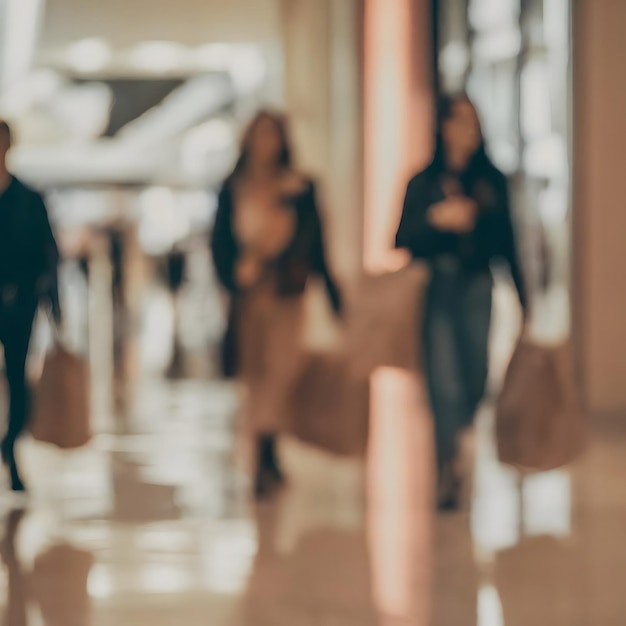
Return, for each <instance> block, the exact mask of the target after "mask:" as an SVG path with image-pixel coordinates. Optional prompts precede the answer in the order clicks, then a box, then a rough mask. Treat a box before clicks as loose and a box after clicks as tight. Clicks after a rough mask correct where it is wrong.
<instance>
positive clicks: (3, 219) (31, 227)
mask: <svg viewBox="0 0 626 626" xmlns="http://www.w3.org/2000/svg"><path fill="white" fill-rule="evenodd" d="M10 148H11V129H10V127H9V126H8V124H7V123H6V122H1V121H0V342H2V345H3V346H4V356H5V369H6V377H7V381H8V385H9V396H10V398H9V419H8V428H7V431H6V434H5V436H4V439H3V441H2V446H1V450H2V460H3V462H4V464H5V465H6V466H7V467H8V469H9V471H10V476H11V488H12V490H13V491H24V483H23V482H22V479H21V477H20V474H19V471H18V468H17V463H16V460H15V444H16V442H17V440H18V438H19V437H20V435H21V434H22V433H23V431H24V428H25V426H26V417H27V409H28V407H27V404H28V402H27V400H28V396H27V388H26V358H27V355H28V348H29V344H30V339H31V335H32V329H33V322H34V319H35V314H36V312H37V308H38V306H39V303H40V302H41V301H42V300H47V301H48V302H49V303H50V304H51V308H52V313H53V315H54V317H55V319H56V321H57V323H59V322H60V318H61V309H60V306H59V295H58V263H59V251H58V248H57V244H56V242H55V239H54V235H53V234H52V229H51V228H50V222H49V220H48V213H47V210H46V207H45V205H44V202H43V199H42V197H41V196H40V195H39V194H38V193H37V192H35V191H34V190H32V189H30V188H29V187H27V186H26V185H25V184H24V183H22V182H21V181H19V180H18V179H17V178H15V177H14V176H12V175H11V174H10V172H9V171H8V169H7V163H6V159H7V154H8V152H9V150H10Z"/></svg>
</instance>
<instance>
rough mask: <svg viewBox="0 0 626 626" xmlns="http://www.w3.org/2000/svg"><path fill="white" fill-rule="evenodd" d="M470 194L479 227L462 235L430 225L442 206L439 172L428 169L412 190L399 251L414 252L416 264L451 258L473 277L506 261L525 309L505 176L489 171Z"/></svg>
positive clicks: (414, 181) (475, 182) (475, 181)
mask: <svg viewBox="0 0 626 626" xmlns="http://www.w3.org/2000/svg"><path fill="white" fill-rule="evenodd" d="M468 186H469V189H468V190H467V192H468V195H470V196H471V197H472V198H473V199H474V200H475V201H476V202H477V204H478V207H479V213H478V218H477V220H476V225H475V228H474V230H473V231H471V232H470V233H467V234H464V235H459V234H456V233H450V232H444V231H440V230H438V229H437V228H435V227H434V226H432V225H431V224H430V222H429V221H428V210H429V208H430V207H431V206H433V205H434V204H436V203H438V202H440V201H442V200H443V199H444V198H445V194H444V192H443V189H442V182H441V176H440V174H439V172H438V170H437V169H436V168H435V167H433V166H430V167H428V168H426V169H425V170H424V171H422V172H421V173H419V174H417V176H415V177H414V178H413V179H412V180H411V181H410V182H409V185H408V188H407V191H406V197H405V200H404V208H403V211H402V219H401V220H400V226H399V228H398V232H397V235H396V247H397V248H407V249H408V250H410V252H411V254H412V256H413V258H414V259H420V260H425V261H428V262H430V263H433V262H434V261H435V260H436V259H437V258H438V257H441V256H453V257H455V258H457V259H458V261H459V264H460V266H461V267H462V268H463V269H465V270H466V271H469V272H482V271H488V270H489V266H490V264H491V263H492V261H493V260H496V259H502V260H504V261H506V262H507V264H508V265H509V267H510V270H511V275H512V278H513V281H514V283H515V287H516V289H517V292H518V295H519V299H520V303H521V304H522V307H523V308H524V309H525V308H526V302H527V299H526V290H525V287H524V281H523V277H522V271H521V267H520V262H519V258H518V253H517V246H516V242H515V236H514V232H513V224H512V219H511V210H510V204H509V194H508V184H507V180H506V177H505V176H504V175H503V174H502V173H501V172H499V171H498V170H497V169H496V168H495V167H489V168H488V169H486V170H484V171H483V172H482V173H481V174H479V175H477V176H476V177H474V178H473V180H471V181H470V183H469V185H468Z"/></svg>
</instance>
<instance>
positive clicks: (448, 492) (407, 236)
mask: <svg viewBox="0 0 626 626" xmlns="http://www.w3.org/2000/svg"><path fill="white" fill-rule="evenodd" d="M396 245H397V247H399V248H407V249H408V250H410V252H411V254H412V256H413V258H414V259H419V260H426V261H427V262H428V263H429V265H430V267H431V270H432V279H431V282H430V285H429V289H428V294H427V304H426V311H425V323H424V346H425V353H426V370H427V379H428V388H429V395H430V400H431V404H432V408H433V412H434V418H435V431H436V447H437V463H438V470H439V472H438V476H439V492H438V493H439V506H440V508H442V509H450V508H452V509H454V508H456V507H457V506H458V499H459V491H460V487H461V480H460V474H459V470H458V468H457V447H458V435H459V433H460V431H461V430H463V429H464V428H466V427H468V426H469V425H471V423H472V421H473V418H474V414H475V412H476V410H477V408H478V405H479V404H480V402H481V400H482V398H483V395H484V392H485V386H486V380H487V368H488V358H487V355H488V337H489V329H490V322H491V300H492V287H493V278H492V275H491V272H490V264H491V262H492V261H493V260H495V259H497V258H500V259H502V260H504V261H506V262H507V263H508V265H509V267H510V269H511V273H512V277H513V280H514V282H515V285H516V288H517V292H518V295H519V299H520V302H521V304H522V307H523V309H524V310H526V294H525V289H524V284H523V280H522V273H521V269H520V263H519V261H518V255H517V249H516V244H515V237H514V233H513V226H512V220H511V211H510V206H509V199H508V190H507V181H506V178H505V176H504V175H503V174H502V173H501V172H500V171H499V170H498V169H497V168H496V167H495V166H494V165H493V164H492V163H491V161H490V160H489V157H488V156H487V154H486V152H485V146H484V142H483V137H482V132H481V128H480V122H479V119H478V115H477V113H476V110H475V108H474V106H473V105H472V103H471V102H470V101H469V99H468V98H467V97H466V96H460V97H456V98H448V97H446V98H444V99H443V100H442V102H441V105H440V110H439V120H438V129H437V148H436V152H435V156H434V158H433V161H432V163H431V164H430V165H429V166H428V167H427V168H426V169H425V170H424V171H422V172H421V173H419V174H418V175H417V176H415V177H414V178H413V179H412V180H411V181H410V183H409V185H408V189H407V193H406V199H405V202H404V210H403V214H402V219H401V222H400V227H399V229H398V233H397V238H396Z"/></svg>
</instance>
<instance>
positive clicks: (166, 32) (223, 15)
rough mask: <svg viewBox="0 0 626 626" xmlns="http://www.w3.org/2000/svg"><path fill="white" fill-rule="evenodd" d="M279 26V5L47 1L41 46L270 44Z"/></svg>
mask: <svg viewBox="0 0 626 626" xmlns="http://www.w3.org/2000/svg"><path fill="white" fill-rule="evenodd" d="M279 24H280V8H279V1H278V0H47V2H46V12H45V19H44V24H43V32H42V40H41V45H42V47H43V48H45V49H54V48H55V47H57V46H62V45H65V44H67V43H69V42H72V41H74V40H77V39H82V38H84V37H103V38H105V39H107V40H108V41H110V42H111V44H112V46H113V47H115V48H125V47H127V46H131V45H133V44H134V43H136V42H137V41H142V40H171V41H178V42H180V43H184V44H187V45H200V44H203V43H207V42H246V43H259V44H263V43H270V44H271V43H274V42H275V41H276V39H277V37H278V31H279Z"/></svg>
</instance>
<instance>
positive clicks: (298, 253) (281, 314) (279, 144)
mask: <svg viewBox="0 0 626 626" xmlns="http://www.w3.org/2000/svg"><path fill="white" fill-rule="evenodd" d="M211 243H212V251H213V257H214V261H215V266H216V271H217V275H218V278H219V280H220V282H221V283H222V285H223V286H224V287H225V288H226V289H227V290H228V291H229V292H230V294H231V295H232V298H231V309H230V315H229V328H228V330H227V333H226V337H225V342H226V343H225V346H226V349H225V351H224V355H223V356H224V361H225V369H226V374H227V375H231V374H236V375H238V376H240V377H241V378H242V380H243V382H244V383H245V384H246V387H247V391H248V406H249V411H248V415H249V419H250V427H251V428H252V431H253V433H254V436H255V440H256V469H255V472H256V475H255V483H254V490H255V494H256V496H257V497H263V496H266V495H269V494H270V493H272V492H273V491H274V490H275V489H276V488H277V487H279V486H280V485H281V484H282V483H283V482H284V477H283V473H282V471H281V468H280V464H279V461H278V458H277V452H276V436H277V434H278V433H280V432H281V431H282V430H283V429H284V428H285V427H286V426H287V422H288V413H289V409H290V406H289V404H290V398H291V396H292V394H293V391H294V389H295V385H296V384H297V382H298V378H299V375H300V373H301V371H302V368H303V362H302V355H303V350H302V341H301V339H302V337H301V335H302V331H303V321H304V320H303V316H304V308H303V300H304V298H303V296H304V292H305V288H306V284H307V280H308V277H309V275H310V274H312V273H313V274H317V275H319V276H320V277H321V278H322V279H323V280H324V284H325V286H326V291H327V294H328V296H329V299H330V302H331V305H332V307H333V310H334V311H335V313H337V314H339V313H340V311H341V297H340V293H339V290H338V288H337V286H336V284H335V281H334V280H333V278H332V276H331V274H330V272H329V269H328V266H327V263H326V256H325V249H324V237H323V233H322V226H321V222H320V215H319V210H318V203H317V198H316V188H315V184H314V183H313V182H312V181H311V180H310V179H309V178H307V177H306V176H304V175H303V174H301V173H299V172H298V171H297V170H295V168H294V166H293V164H292V156H291V148H290V144H289V136H288V132H287V125H286V121H285V119H284V118H283V117H281V116H279V115H276V114H274V113H270V112H265V111H264V112H261V113H259V114H258V115H257V116H256V117H255V118H254V120H253V121H252V123H251V124H250V126H249V127H248V129H247V131H246V132H245V134H244V138H243V144H242V150H241V155H240V157H239V160H238V161H237V164H236V166H235V168H234V170H233V172H232V174H231V175H230V176H229V177H228V178H227V179H226V181H225V182H224V184H223V187H222V189H221V192H220V194H219V203H218V210H217V215H216V219H215V226H214V230H213V235H212V242H211Z"/></svg>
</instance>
